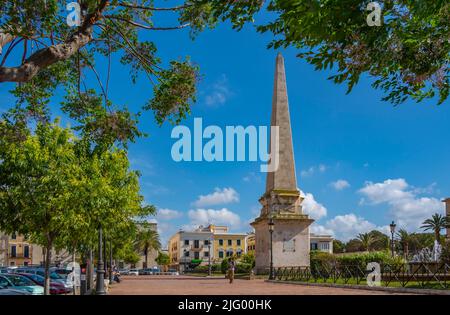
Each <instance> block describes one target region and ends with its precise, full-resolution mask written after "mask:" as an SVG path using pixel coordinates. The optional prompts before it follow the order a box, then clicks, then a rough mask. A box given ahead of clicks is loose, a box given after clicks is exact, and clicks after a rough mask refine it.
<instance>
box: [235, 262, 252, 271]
mask: <svg viewBox="0 0 450 315" xmlns="http://www.w3.org/2000/svg"><path fill="white" fill-rule="evenodd" d="M252 268H253V266H252V264H248V263H243V262H241V263H237V264H236V273H250V271H251V270H252Z"/></svg>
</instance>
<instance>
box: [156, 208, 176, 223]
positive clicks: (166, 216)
mask: <svg viewBox="0 0 450 315" xmlns="http://www.w3.org/2000/svg"><path fill="white" fill-rule="evenodd" d="M182 216H183V213H182V212H180V211H177V210H172V209H166V208H163V209H158V212H157V213H156V217H157V219H159V220H163V221H165V220H173V219H178V218H181V217H182Z"/></svg>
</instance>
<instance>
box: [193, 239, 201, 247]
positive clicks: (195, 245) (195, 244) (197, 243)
mask: <svg viewBox="0 0 450 315" xmlns="http://www.w3.org/2000/svg"><path fill="white" fill-rule="evenodd" d="M199 247H200V241H199V240H194V248H199Z"/></svg>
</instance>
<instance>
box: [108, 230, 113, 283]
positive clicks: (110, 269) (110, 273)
mask: <svg viewBox="0 0 450 315" xmlns="http://www.w3.org/2000/svg"><path fill="white" fill-rule="evenodd" d="M112 264H113V252H112V240H111V239H109V284H112V282H113V274H112V268H113V267H112Z"/></svg>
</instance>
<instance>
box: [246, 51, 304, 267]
mask: <svg viewBox="0 0 450 315" xmlns="http://www.w3.org/2000/svg"><path fill="white" fill-rule="evenodd" d="M271 126H278V128H279V129H278V130H279V131H278V138H279V142H278V148H279V155H278V160H279V166H278V169H277V170H276V171H274V172H269V173H267V178H266V192H265V193H264V194H263V195H262V196H261V198H260V199H259V202H260V203H261V205H262V209H261V213H260V215H259V217H258V218H256V219H255V221H254V222H253V223H251V225H252V226H253V228H254V229H255V242H256V244H255V245H256V246H255V258H256V266H255V269H256V273H259V274H262V273H268V272H269V267H270V249H271V244H270V232H269V220H270V218H272V222H273V223H274V225H273V234H272V248H273V266H274V268H277V267H299V266H309V248H310V245H309V226H310V225H311V223H312V222H313V220H312V219H310V218H309V217H308V215H307V214H304V213H303V211H302V206H301V203H302V201H303V198H302V197H301V196H300V191H299V189H298V188H297V180H296V175H295V161H294V148H293V145H292V130H291V120H290V115H289V102H288V96H287V86H286V74H285V69H284V59H283V56H282V55H281V54H278V56H277V58H276V66H275V82H274V89H273V98H272V117H271Z"/></svg>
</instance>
